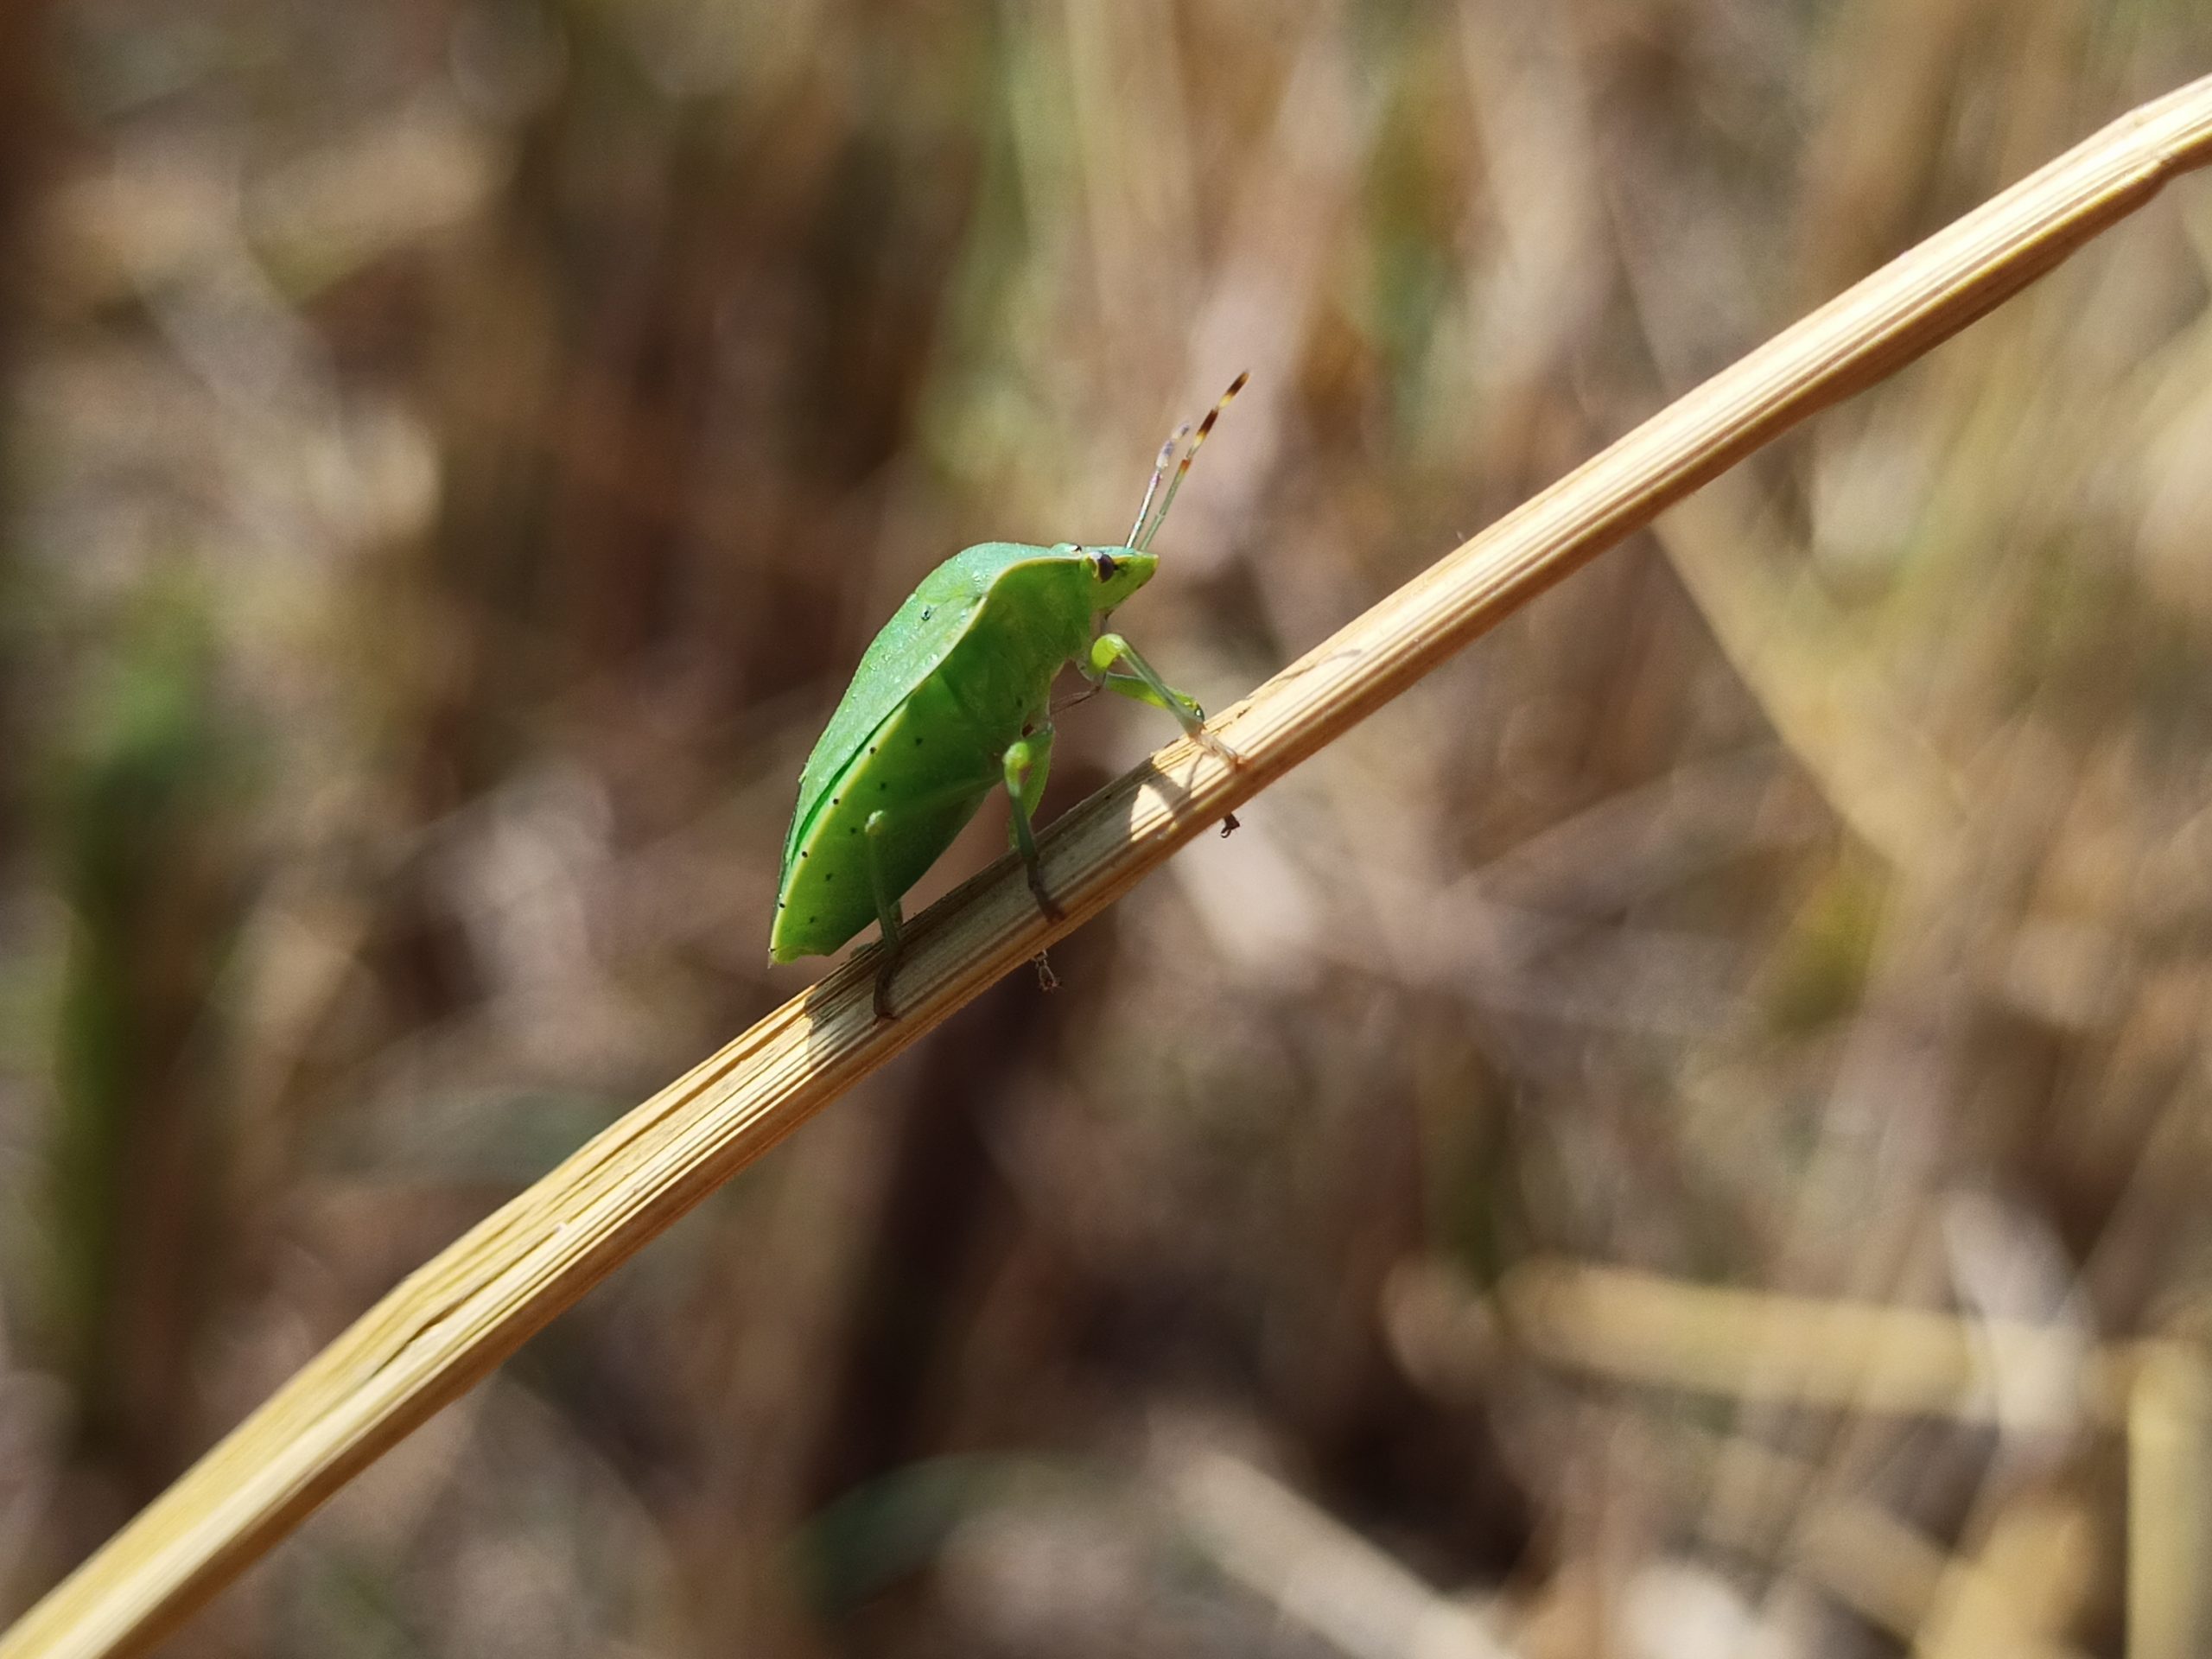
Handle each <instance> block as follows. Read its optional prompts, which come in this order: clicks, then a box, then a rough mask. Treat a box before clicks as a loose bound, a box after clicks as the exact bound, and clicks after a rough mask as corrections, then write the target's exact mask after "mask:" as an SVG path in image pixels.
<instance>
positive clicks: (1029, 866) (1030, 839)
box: [1004, 721, 1067, 922]
mask: <svg viewBox="0 0 2212 1659" xmlns="http://www.w3.org/2000/svg"><path fill="white" fill-rule="evenodd" d="M1004 764H1005V768H1006V792H1007V799H1008V800H1009V801H1011V802H1012V803H1013V806H1014V811H1013V822H1012V823H1009V824H1008V825H1007V833H1008V834H1009V835H1010V836H1012V838H1013V841H1014V850H1015V851H1017V852H1019V853H1020V855H1021V867H1022V868H1023V869H1024V870H1025V871H1026V872H1027V874H1028V876H1029V891H1030V893H1032V894H1033V895H1034V896H1035V898H1036V900H1037V908H1038V909H1039V910H1041V911H1043V912H1045V919H1046V920H1047V921H1052V922H1057V921H1058V920H1059V919H1060V918H1062V917H1063V916H1065V915H1066V914H1067V912H1065V911H1064V910H1062V909H1061V908H1060V907H1059V906H1058V905H1057V904H1055V903H1054V902H1053V900H1052V894H1051V893H1047V892H1046V891H1045V872H1044V870H1043V868H1041V867H1040V866H1039V864H1038V862H1037V830H1036V826H1035V825H1034V823H1033V822H1032V820H1033V818H1034V817H1035V816H1036V813H1037V807H1038V804H1039V802H1041V801H1042V800H1043V799H1044V798H1045V778H1046V773H1047V772H1050V771H1051V770H1052V724H1051V722H1050V721H1046V722H1043V723H1040V724H1039V726H1038V728H1037V729H1036V730H1034V731H1033V732H1031V733H1029V734H1027V735H1026V736H1023V737H1019V738H1016V739H1015V740H1014V741H1013V742H1012V743H1010V744H1008V745H1007V751H1006V754H1005V757H1004Z"/></svg>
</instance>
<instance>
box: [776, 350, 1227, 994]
mask: <svg viewBox="0 0 2212 1659" xmlns="http://www.w3.org/2000/svg"><path fill="white" fill-rule="evenodd" d="M1244 381H1245V377H1244V376H1243V375H1241V374H1240V375H1238V376H1237V377H1236V381H1235V382H1234V383H1233V384H1232V385H1230V388H1229V390H1228V391H1225V392H1224V393H1223V394H1222V397H1221V401H1220V402H1219V403H1217V404H1215V405H1214V406H1213V408H1212V409H1211V410H1208V411H1207V414H1206V417H1205V420H1204V421H1202V422H1201V423H1199V425H1198V432H1197V435H1195V436H1191V435H1190V429H1189V428H1188V427H1187V426H1186V427H1185V428H1183V429H1181V430H1180V431H1179V432H1177V433H1176V435H1174V436H1173V437H1172V438H1170V439H1169V440H1168V441H1167V442H1166V443H1165V444H1164V445H1162V446H1161V448H1160V460H1159V463H1158V464H1157V465H1156V466H1154V468H1153V470H1152V481H1151V483H1150V484H1149V485H1148V486H1147V488H1146V490H1145V493H1144V501H1143V504H1142V505H1141V506H1140V507H1138V509H1137V517H1136V523H1135V524H1134V525H1132V526H1131V528H1130V531H1129V535H1128V541H1127V542H1126V543H1123V544H1122V546H1119V547H1084V546H1080V545H1078V544H1077V543H1071V542H1062V543H1059V544H1058V546H1055V547H1032V546H1029V545H1027V544H1025V543H1020V542H985V543H982V544H981V545H979V546H976V547H971V548H969V549H967V550H965V551H963V552H960V553H956V554H955V555H953V556H952V557H950V558H949V559H947V560H946V561H945V562H944V563H943V564H941V565H939V566H938V568H937V569H935V570H932V571H931V573H930V574H929V575H927V576H925V577H924V578H923V579H922V585H921V586H920V587H918V588H916V589H915V590H914V594H913V597H912V598H911V599H909V600H908V601H906V603H905V604H904V605H902V606H900V607H899V610H898V612H897V613H896V614H895V615H893V617H892V619H891V620H890V621H888V622H887V623H885V624H884V626H883V631H882V632H880V633H879V634H877V635H876V637H875V640H874V644H872V645H869V646H868V651H867V652H866V653H865V654H864V655H863V656H862V657H861V665H860V667H859V669H858V670H857V671H855V673H854V675H853V683H852V684H851V685H849V686H848V687H847V688H846V690H845V696H844V698H843V700H842V702H839V703H838V705H837V709H836V713H835V714H833V715H830V716H829V727H828V728H827V729H826V730H824V731H823V734H822V736H821V739H820V741H817V743H816V744H815V746H814V753H812V754H810V756H808V757H807V762H806V769H805V770H804V772H801V773H800V774H799V780H798V807H797V809H796V810H794V811H793V812H792V814H791V830H790V833H789V834H787V835H786V836H785V838H784V867H783V874H782V876H781V878H780V879H779V881H778V882H777V888H776V919H775V925H774V927H773V929H772V931H771V932H770V933H769V936H768V950H769V954H770V958H771V960H772V961H776V962H790V961H791V960H792V959H793V958H794V957H808V956H826V955H828V954H829V952H830V951H832V950H836V949H837V947H838V946H840V945H842V944H844V943H845V941H846V940H848V939H849V938H852V937H853V935H854V934H855V933H857V932H859V931H861V928H863V927H865V926H867V925H868V923H869V922H870V921H875V922H877V923H879V924H880V925H881V927H882V930H883V942H884V947H885V949H884V959H883V966H882V969H881V970H880V972H879V973H878V974H877V976H876V982H875V1007H876V1012H877V1013H878V1014H883V1015H885V1016H887V1017H888V1015H889V1014H890V1013H891V1009H890V1006H889V992H890V981H891V973H892V970H893V968H894V967H896V965H897V963H898V959H899V919H900V918H899V899H900V897H901V895H903V894H904V893H906V889H907V888H909V887H912V886H913V885H914V883H915V882H917V881H918V880H921V878H922V875H923V874H924V873H925V871H927V870H928V868H929V867H930V866H931V865H932V864H934V863H936V862H937V861H938V855H940V854H942V853H943V852H944V849H946V848H947V847H949V846H950V845H951V844H952V840H953V837H954V836H957V835H958V834H959V833H960V830H961V828H962V826H963V825H964V824H965V823H967V822H968V820H969V818H971V817H974V816H975V815H976V809H977V808H979V807H980V806H982V804H983V799H984V798H985V797H986V796H987V795H988V794H989V793H990V792H991V791H992V790H994V789H996V788H1001V787H1003V788H1004V789H1005V790H1006V791H1007V798H1008V799H1009V801H1010V802H1011V804H1012V806H1013V823H1012V824H1011V825H1010V826H1009V830H1008V837H1009V839H1010V840H1011V841H1012V842H1013V843H1014V847H1015V849H1017V850H1018V851H1019V852H1020V855H1021V859H1022V862H1023V863H1024V865H1026V866H1027V869H1028V873H1029V890H1030V891H1031V892H1032V893H1034V894H1035V895H1036V898H1037V904H1038V907H1039V909H1040V910H1042V911H1043V912H1045V913H1046V915H1047V916H1049V917H1052V918H1054V919H1056V920H1057V919H1058V917H1059V915H1060V910H1059V907H1058V906H1057V905H1055V904H1054V903H1053V902H1052V895H1051V894H1050V893H1046V890H1045V882H1044V878H1043V876H1042V874H1040V873H1039V868H1038V864H1037V837H1036V832H1035V829H1034V828H1033V825H1032V823H1031V818H1032V817H1033V814H1034V813H1035V812H1036V810H1037V804H1038V802H1039V799H1040V798H1042V797H1043V795H1044V793H1045V774H1046V769H1047V768H1048V767H1049V766H1051V764H1052V719H1051V701H1050V699H1051V695H1052V682H1053V680H1054V679H1055V678H1057V677H1058V675H1059V672H1060V671H1061V670H1062V669H1063V668H1065V666H1066V665H1067V664H1069V663H1071V662H1072V663H1074V664H1077V667H1078V668H1080V669H1081V671H1082V672H1083V675H1084V678H1085V679H1087V680H1089V681H1090V683H1091V688H1092V690H1097V689H1098V688H1099V687H1101V686H1103V687H1105V688H1107V689H1109V690H1114V691H1117V692H1120V693H1121V694H1122V696H1129V697H1134V698H1135V699H1137V700H1138V701H1139V702H1149V703H1152V704H1154V705H1155V706H1157V707H1159V708H1161V709H1166V711H1167V712H1168V713H1169V714H1171V715H1174V716H1175V719H1176V721H1178V722H1179V724H1180V725H1181V727H1182V728H1183V730H1184V732H1185V734H1186V735H1188V736H1189V737H1191V738H1192V740H1194V741H1197V742H1198V743H1199V744H1201V745H1202V746H1204V747H1205V748H1206V749H1207V750H1209V751H1210V752H1211V753H1214V754H1217V755H1219V756H1220V757H1222V758H1223V759H1224V760H1232V761H1233V760H1235V759H1236V756H1235V755H1234V754H1233V753H1231V752H1230V749H1229V748H1228V747H1227V746H1226V745H1224V743H1223V742H1222V741H1220V739H1218V738H1217V737H1215V736H1213V735H1212V734H1211V733H1209V732H1208V731H1207V730H1206V729H1205V724H1204V722H1205V710H1203V709H1200V708H1199V707H1198V704H1197V703H1195V702H1192V701H1191V699H1190V698H1188V697H1186V696H1184V695H1183V694H1182V693H1181V692H1179V691H1177V690H1173V689H1172V688H1171V687H1170V686H1169V685H1168V684H1167V683H1166V682H1165V681H1164V680H1162V679H1161V678H1160V676H1159V675H1158V674H1156V673H1154V671H1153V669H1152V665H1151V664H1149V663H1147V662H1146V661H1145V659H1144V658H1142V657H1141V656H1139V655H1138V654H1137V652H1136V651H1135V648H1134V647H1132V646H1131V645H1130V644H1129V642H1128V640H1126V639H1123V638H1122V636H1121V635H1120V634H1118V633H1109V632H1105V631H1104V623H1105V620H1106V617H1107V615H1108V613H1110V612H1111V611H1112V610H1113V609H1114V607H1116V606H1117V605H1119V604H1120V603H1121V602H1122V601H1123V600H1125V599H1127V598H1128V596H1129V595H1130V594H1133V593H1135V592H1136V590H1137V589H1138V588H1141V587H1143V586H1144V584H1145V583H1146V582H1149V581H1150V580H1151V579H1152V575H1153V572H1154V569H1157V568H1158V565H1159V557H1158V556H1157V555H1155V554H1154V553H1153V552H1152V551H1151V550H1150V549H1151V546H1152V540H1153V537H1155V536H1157V535H1158V534H1159V533H1160V525H1161V524H1164V523H1165V522H1166V518H1167V510H1168V508H1169V507H1171V506H1172V505H1174V501H1175V494H1176V492H1177V491H1178V490H1179V489H1180V488H1181V487H1182V485H1183V480H1184V478H1185V476H1187V475H1188V474H1189V473H1190V470H1191V461H1192V457H1194V456H1195V455H1197V454H1198V448H1199V446H1200V445H1202V444H1203V443H1205V441H1206V434H1207V433H1209V432H1211V430H1213V424H1214V422H1215V421H1216V420H1217V419H1219V418H1220V416H1221V411H1222V410H1224V409H1226V408H1228V407H1229V402H1230V398H1232V397H1236V394H1237V393H1238V392H1239V391H1242V390H1243V386H1244ZM1186 437H1187V438H1188V445H1189V447H1188V448H1185V449H1184V450H1183V454H1182V460H1181V461H1180V463H1179V465H1176V467H1175V469H1174V475H1173V479H1172V480H1168V481H1167V493H1166V495H1165V497H1162V496H1161V495H1160V484H1161V482H1162V480H1166V479H1167V474H1168V467H1169V465H1170V463H1171V462H1173V461H1175V451H1176V449H1177V448H1178V446H1179V445H1180V444H1182V443H1183V442H1184V441H1185V438H1186ZM1155 499H1158V500H1159V503H1160V511H1159V512H1158V513H1156V514H1155V513H1154V512H1153V503H1154V500H1155ZM1122 664H1126V667H1124V666H1122Z"/></svg>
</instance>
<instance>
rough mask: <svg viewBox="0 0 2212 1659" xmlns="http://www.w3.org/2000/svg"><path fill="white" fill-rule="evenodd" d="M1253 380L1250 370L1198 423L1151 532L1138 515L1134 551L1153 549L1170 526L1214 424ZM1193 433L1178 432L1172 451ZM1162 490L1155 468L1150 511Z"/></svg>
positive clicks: (1132, 537)
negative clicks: (1178, 498)
mask: <svg viewBox="0 0 2212 1659" xmlns="http://www.w3.org/2000/svg"><path fill="white" fill-rule="evenodd" d="M1250 378H1252V375H1251V372H1250V371H1249V370H1246V371H1245V372H1243V373H1241V374H1239V375H1238V376H1237V377H1236V378H1235V379H1234V380H1232V381H1230V383H1229V390H1228V391H1224V392H1223V393H1222V394H1221V397H1220V400H1219V401H1218V402H1217V403H1216V404H1214V406H1213V407H1212V408H1211V409H1210V410H1207V411H1206V417H1205V419H1204V420H1203V421H1200V422H1199V423H1198V432H1197V434H1196V435H1193V436H1192V439H1191V447H1190V448H1187V449H1185V450H1184V451H1183V459H1182V461H1181V462H1180V464H1179V465H1178V466H1177V467H1176V468H1175V476H1174V477H1173V479H1172V480H1169V481H1168V485H1167V493H1166V495H1165V496H1164V497H1162V498H1161V499H1160V511H1159V512H1158V513H1156V514H1154V517H1153V520H1152V525H1151V528H1150V529H1147V528H1146V527H1145V522H1144V514H1143V512H1142V511H1141V510H1140V511H1139V512H1138V514H1137V527H1136V530H1135V531H1132V532H1131V534H1130V540H1129V545H1130V546H1131V547H1134V548H1135V549H1137V550H1139V551H1142V550H1145V549H1147V548H1149V547H1150V546H1151V545H1152V538H1153V537H1155V536H1157V535H1159V534H1160V526H1161V525H1162V524H1166V522H1167V510H1168V508H1170V507H1172V506H1173V505H1175V493H1176V492H1177V491H1178V490H1180V489H1181V488H1182V487H1183V480H1185V479H1186V478H1188V477H1189V476H1190V475H1191V463H1192V461H1195V460H1197V459H1198V451H1199V450H1200V449H1202V448H1205V441H1206V434H1207V433H1209V432H1211V431H1212V430H1213V423H1215V422H1216V421H1217V420H1219V419H1220V418H1221V411H1222V410H1224V409H1227V408H1228V407H1229V405H1230V404H1231V403H1232V402H1234V401H1235V399H1236V394H1237V393H1238V392H1240V391H1243V390H1244V383H1245V382H1246V381H1247V380H1249V379H1250ZM1190 430H1191V429H1190V426H1189V425H1188V423H1185V425H1183V426H1181V427H1179V428H1178V429H1177V430H1176V433H1175V435H1174V436H1173V438H1170V439H1169V440H1168V447H1169V448H1170V449H1172V448H1173V447H1174V446H1175V445H1176V444H1177V443H1179V442H1181V441H1182V439H1183V436H1184V435H1185V434H1186V433H1188V432H1190ZM1161 464H1162V465H1163V466H1164V465H1165V464H1166V452H1163V453H1162V457H1161ZM1159 487H1160V469H1159V467H1154V469H1153V474H1152V487H1151V489H1147V490H1146V491H1145V493H1144V501H1145V505H1146V506H1147V507H1149V506H1150V505H1152V493H1153V490H1156V489H1158V488H1159ZM1140 536H1141V537H1142V539H1141V540H1139V539H1138V537H1140Z"/></svg>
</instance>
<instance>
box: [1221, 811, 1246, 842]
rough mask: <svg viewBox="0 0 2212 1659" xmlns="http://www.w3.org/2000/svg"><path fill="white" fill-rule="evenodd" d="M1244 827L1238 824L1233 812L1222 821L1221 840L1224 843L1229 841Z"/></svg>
mask: <svg viewBox="0 0 2212 1659" xmlns="http://www.w3.org/2000/svg"><path fill="white" fill-rule="evenodd" d="M1243 827H1244V826H1243V824H1241V823H1237V822H1236V814H1235V813H1234V812H1231V813H1230V815H1229V816H1228V817H1225V818H1224V819H1223V820H1222V821H1221V838H1222V839H1223V840H1224V841H1227V840H1228V839H1229V838H1230V836H1233V835H1235V834H1236V832H1237V831H1238V830H1239V829H1243Z"/></svg>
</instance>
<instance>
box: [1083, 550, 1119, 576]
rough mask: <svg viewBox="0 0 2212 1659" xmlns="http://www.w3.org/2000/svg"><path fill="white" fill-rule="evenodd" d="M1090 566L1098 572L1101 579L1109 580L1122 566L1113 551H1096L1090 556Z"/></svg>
mask: <svg viewBox="0 0 2212 1659" xmlns="http://www.w3.org/2000/svg"><path fill="white" fill-rule="evenodd" d="M1090 568H1091V569H1094V570H1096V572H1097V573H1098V580H1099V581H1101V582H1107V581H1110V580H1111V579H1112V577H1113V575H1114V573H1115V572H1116V570H1118V569H1121V568H1122V567H1121V565H1120V564H1119V563H1117V562H1116V560H1115V557H1114V556H1113V555H1112V554H1111V553H1094V554H1092V555H1091V556H1090Z"/></svg>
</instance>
